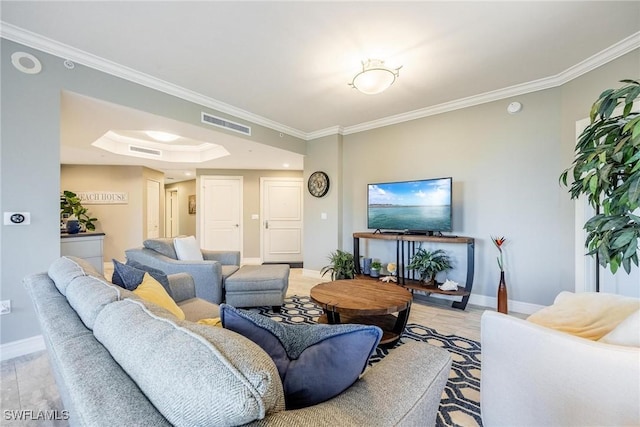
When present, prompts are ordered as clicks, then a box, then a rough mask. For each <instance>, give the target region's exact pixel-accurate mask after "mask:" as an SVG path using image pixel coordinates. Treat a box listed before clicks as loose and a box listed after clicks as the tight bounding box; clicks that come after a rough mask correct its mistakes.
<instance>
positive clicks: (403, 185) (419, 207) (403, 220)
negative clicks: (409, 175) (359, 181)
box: [368, 178, 451, 231]
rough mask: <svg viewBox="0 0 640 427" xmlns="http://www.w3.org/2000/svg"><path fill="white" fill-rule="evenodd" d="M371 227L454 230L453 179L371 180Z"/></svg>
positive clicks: (369, 212) (369, 203)
mask: <svg viewBox="0 0 640 427" xmlns="http://www.w3.org/2000/svg"><path fill="white" fill-rule="evenodd" d="M368 191H369V195H368V200H369V202H368V227H369V228H372V229H381V230H419V231H450V230H451V179H450V178H443V179H434V180H424V181H406V182H393V183H385V184H369V189H368Z"/></svg>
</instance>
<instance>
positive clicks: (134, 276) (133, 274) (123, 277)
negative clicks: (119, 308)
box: [111, 259, 145, 291]
mask: <svg viewBox="0 0 640 427" xmlns="http://www.w3.org/2000/svg"><path fill="white" fill-rule="evenodd" d="M144 273H145V271H144V270H140V269H137V268H134V267H131V266H130V265H126V264H123V263H121V262H120V261H118V260H116V259H114V260H113V276H111V283H113V284H114V285H118V286H120V287H121V288H125V289H127V290H130V291H133V290H135V289H136V288H137V287H138V285H139V284H140V283H142V278H143V277H144Z"/></svg>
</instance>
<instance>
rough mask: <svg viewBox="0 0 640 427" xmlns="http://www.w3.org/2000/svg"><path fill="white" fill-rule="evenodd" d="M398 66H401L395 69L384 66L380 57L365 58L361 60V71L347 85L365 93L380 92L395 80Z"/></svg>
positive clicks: (374, 93) (373, 93)
mask: <svg viewBox="0 0 640 427" xmlns="http://www.w3.org/2000/svg"><path fill="white" fill-rule="evenodd" d="M400 68H402V66H400V67H398V68H395V69H394V68H389V67H385V65H384V61H381V60H380V59H367V60H366V61H363V62H362V71H360V72H359V73H358V74H356V75H355V76H354V77H353V80H352V81H351V83H349V86H351V87H353V88H355V89H358V90H359V91H360V92H362V93H364V94H366V95H376V94H378V93H382V92H384V91H385V90H387V89H388V88H389V86H391V85H392V84H393V82H395V81H396V78H397V77H398V75H399V70H400Z"/></svg>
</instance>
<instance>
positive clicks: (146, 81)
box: [0, 21, 640, 141]
mask: <svg viewBox="0 0 640 427" xmlns="http://www.w3.org/2000/svg"><path fill="white" fill-rule="evenodd" d="M0 37H2V38H5V39H8V40H11V41H14V42H16V43H20V44H23V45H25V46H29V47H32V48H34V49H38V50H41V51H43V52H46V53H49V54H51V55H54V56H58V57H60V58H64V59H69V60H71V61H74V62H77V63H78V64H82V65H85V66H87V67H90V68H93V69H96V70H99V71H102V72H105V73H107V74H111V75H114V76H116V77H120V78H122V79H125V80H128V81H131V82H134V83H138V84H140V85H142V86H146V87H149V88H151V89H155V90H158V91H160V92H164V93H166V94H169V95H172V96H176V97H178V98H181V99H184V100H186V101H190V102H193V103H196V104H199V105H201V106H204V107H208V108H211V109H213V110H216V111H219V112H221V113H226V114H229V115H231V116H233V117H237V118H239V119H243V120H247V121H249V122H251V123H254V124H257V125H260V126H264V127H267V128H269V129H273V130H276V131H278V132H283V133H286V134H288V135H291V136H294V137H296V138H300V139H302V140H305V141H309V140H313V139H317V138H322V137H325V136H329V135H336V134H338V135H349V134H354V133H358V132H364V131H367V130H372V129H376V128H380V127H384V126H390V125H394V124H398V123H403V122H407V121H411V120H416V119H421V118H424V117H429V116H434V115H437V114H442V113H446V112H449V111H455V110H459V109H462V108H468V107H473V106H476V105H480V104H485V103H488V102H493V101H499V100H501V99H505V98H510V97H513V96H519V95H524V94H527V93H532V92H537V91H540V90H544V89H550V88H554V87H558V86H560V85H563V84H565V83H567V82H569V81H571V80H573V79H575V78H577V77H580V76H581V75H583V74H585V73H587V72H589V71H592V70H594V69H596V68H598V67H600V66H602V65H604V64H606V63H608V62H610V61H613V60H614V59H616V58H619V57H620V56H622V55H624V54H626V53H629V52H631V51H633V50H635V49H638V48H640V31H639V32H636V33H634V34H632V35H631V36H629V37H627V38H625V39H623V40H621V41H620V42H618V43H616V44H614V45H612V46H610V47H608V48H606V49H604V50H602V51H601V52H598V53H596V54H595V55H593V56H591V57H589V58H587V59H586V60H584V61H582V62H580V63H578V64H576V65H574V66H572V67H570V68H568V69H566V70H564V71H562V72H560V73H558V74H556V75H554V76H551V77H546V78H542V79H539V80H535V81H531V82H527V83H523V84H519V85H514V86H510V87H507V88H503V89H498V90H495V91H491V92H486V93H482V94H478V95H473V96H470V97H467V98H462V99H457V100H454V101H451V102H445V103H442V104H438V105H434V106H430V107H426V108H421V109H418V110H413V111H409V112H406V113H402V114H397V115H394V116H389V117H384V118H382V119H377V120H372V121H369V122H364V123H360V124H357V125H353V126H346V127H342V126H339V125H337V126H333V127H329V128H325V129H320V130H317V131H312V132H303V131H301V130H298V129H295V128H291V127H289V126H286V125H283V124H281V123H278V122H275V121H273V120H270V119H267V118H265V117H262V116H259V115H256V114H253V113H250V112H249V111H246V110H242V109H240V108H236V107H234V106H232V105H229V104H226V103H224V102H221V101H218V100H215V99H213V98H209V97H206V96H204V95H201V94H199V93H196V92H194V91H191V90H188V89H185V88H183V87H180V86H177V85H174V84H172V83H169V82H166V81H164V80H160V79H157V78H155V77H152V76H150V75H148V74H144V73H141V72H139V71H136V70H133V69H131V68H128V67H125V66H123V65H120V64H118V63H115V62H112V61H108V60H106V59H104V58H100V57H98V56H95V55H92V54H90V53H88V52H84V51H82V50H79V49H76V48H73V47H71V46H68V45H65V44H63V43H59V42H57V41H55V40H52V39H49V38H46V37H43V36H41V35H39V34H36V33H33V32H30V31H27V30H24V29H22V28H20V27H16V26H14V25H12V24H8V23H6V22H4V21H0Z"/></svg>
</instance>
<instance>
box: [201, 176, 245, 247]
mask: <svg viewBox="0 0 640 427" xmlns="http://www.w3.org/2000/svg"><path fill="white" fill-rule="evenodd" d="M200 183H201V185H200V196H199V197H198V199H197V205H198V206H197V210H196V211H197V212H198V215H199V216H200V236H201V237H200V246H201V247H202V248H203V249H210V250H220V251H222V250H228V251H242V177H228V176H224V177H215V176H202V177H201V178H200Z"/></svg>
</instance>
